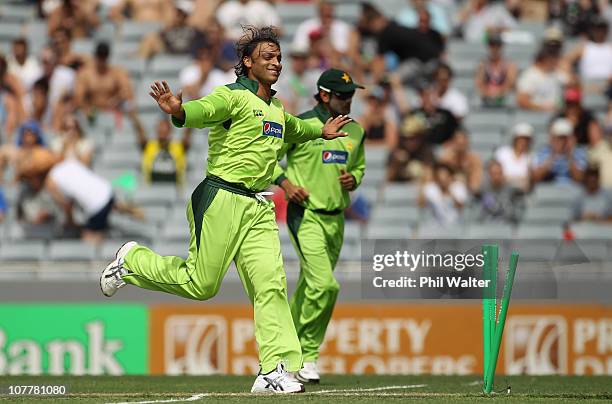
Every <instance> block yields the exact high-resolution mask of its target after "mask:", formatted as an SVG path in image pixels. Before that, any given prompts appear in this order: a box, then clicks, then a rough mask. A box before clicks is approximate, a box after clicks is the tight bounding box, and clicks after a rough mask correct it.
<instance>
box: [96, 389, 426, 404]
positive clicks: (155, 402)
mask: <svg viewBox="0 0 612 404" xmlns="http://www.w3.org/2000/svg"><path fill="white" fill-rule="evenodd" d="M426 386H427V385H426V384H407V385H403V386H383V387H372V388H369V389H343V390H318V391H310V392H307V393H306V394H327V393H339V394H344V393H367V392H372V391H384V390H406V389H418V388H420V387H426ZM231 396H237V397H244V396H253V394H250V393H200V394H196V395H193V396H191V397H187V398H170V399H167V400H149V401H125V402H120V403H108V404H158V403H179V402H186V401H196V400H199V399H201V398H204V397H231Z"/></svg>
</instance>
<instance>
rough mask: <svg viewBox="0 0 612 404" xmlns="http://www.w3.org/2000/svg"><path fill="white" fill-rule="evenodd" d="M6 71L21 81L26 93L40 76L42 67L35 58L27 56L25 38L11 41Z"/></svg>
mask: <svg viewBox="0 0 612 404" xmlns="http://www.w3.org/2000/svg"><path fill="white" fill-rule="evenodd" d="M8 71H9V73H11V74H13V75H14V76H15V77H17V78H19V79H20V80H21V85H22V87H23V88H24V89H25V90H26V91H28V90H29V89H30V88H32V85H33V84H34V82H35V81H36V80H38V79H39V78H40V76H42V66H41V65H40V63H39V62H38V60H37V59H36V57H35V56H32V55H29V52H28V41H27V40H26V39H25V38H17V39H15V40H13V53H12V55H10V56H9V57H8Z"/></svg>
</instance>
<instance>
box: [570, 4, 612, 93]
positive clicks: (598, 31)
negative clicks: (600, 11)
mask: <svg viewBox="0 0 612 404" xmlns="http://www.w3.org/2000/svg"><path fill="white" fill-rule="evenodd" d="M608 28H609V25H608V21H607V20H606V19H605V18H603V17H599V16H597V17H594V18H593V20H592V21H591V26H590V29H589V36H588V39H587V40H586V41H584V42H583V43H581V44H580V45H578V46H577V47H576V48H575V49H573V50H572V51H570V52H569V53H568V55H567V56H566V57H565V65H566V69H568V71H571V69H572V67H573V66H575V65H577V67H578V73H579V75H580V78H581V79H582V80H586V81H588V80H608V79H610V78H611V77H612V42H610V41H609V40H608Z"/></svg>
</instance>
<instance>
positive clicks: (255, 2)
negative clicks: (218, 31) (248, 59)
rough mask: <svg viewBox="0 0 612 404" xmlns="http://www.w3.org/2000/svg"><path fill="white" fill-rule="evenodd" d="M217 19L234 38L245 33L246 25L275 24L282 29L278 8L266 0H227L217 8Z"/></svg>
mask: <svg viewBox="0 0 612 404" xmlns="http://www.w3.org/2000/svg"><path fill="white" fill-rule="evenodd" d="M217 20H219V22H220V23H221V25H222V26H223V28H225V33H226V35H227V36H228V37H229V38H231V39H233V40H238V39H239V38H240V37H241V36H242V35H243V34H244V32H243V31H242V26H245V25H252V26H255V27H258V28H261V27H266V26H273V27H276V28H277V29H278V30H280V27H281V24H282V22H281V19H280V16H279V15H278V11H276V8H274V6H273V5H272V4H270V3H268V2H267V1H264V0H227V1H225V2H224V3H222V4H221V5H220V6H219V8H218V9H217Z"/></svg>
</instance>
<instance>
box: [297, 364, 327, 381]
mask: <svg viewBox="0 0 612 404" xmlns="http://www.w3.org/2000/svg"><path fill="white" fill-rule="evenodd" d="M295 378H296V379H298V380H299V381H300V382H302V383H314V384H318V383H319V381H320V380H321V377H320V376H319V369H318V368H317V363H316V362H304V365H303V366H302V368H301V369H300V370H298V371H297V372H296V373H295Z"/></svg>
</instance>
